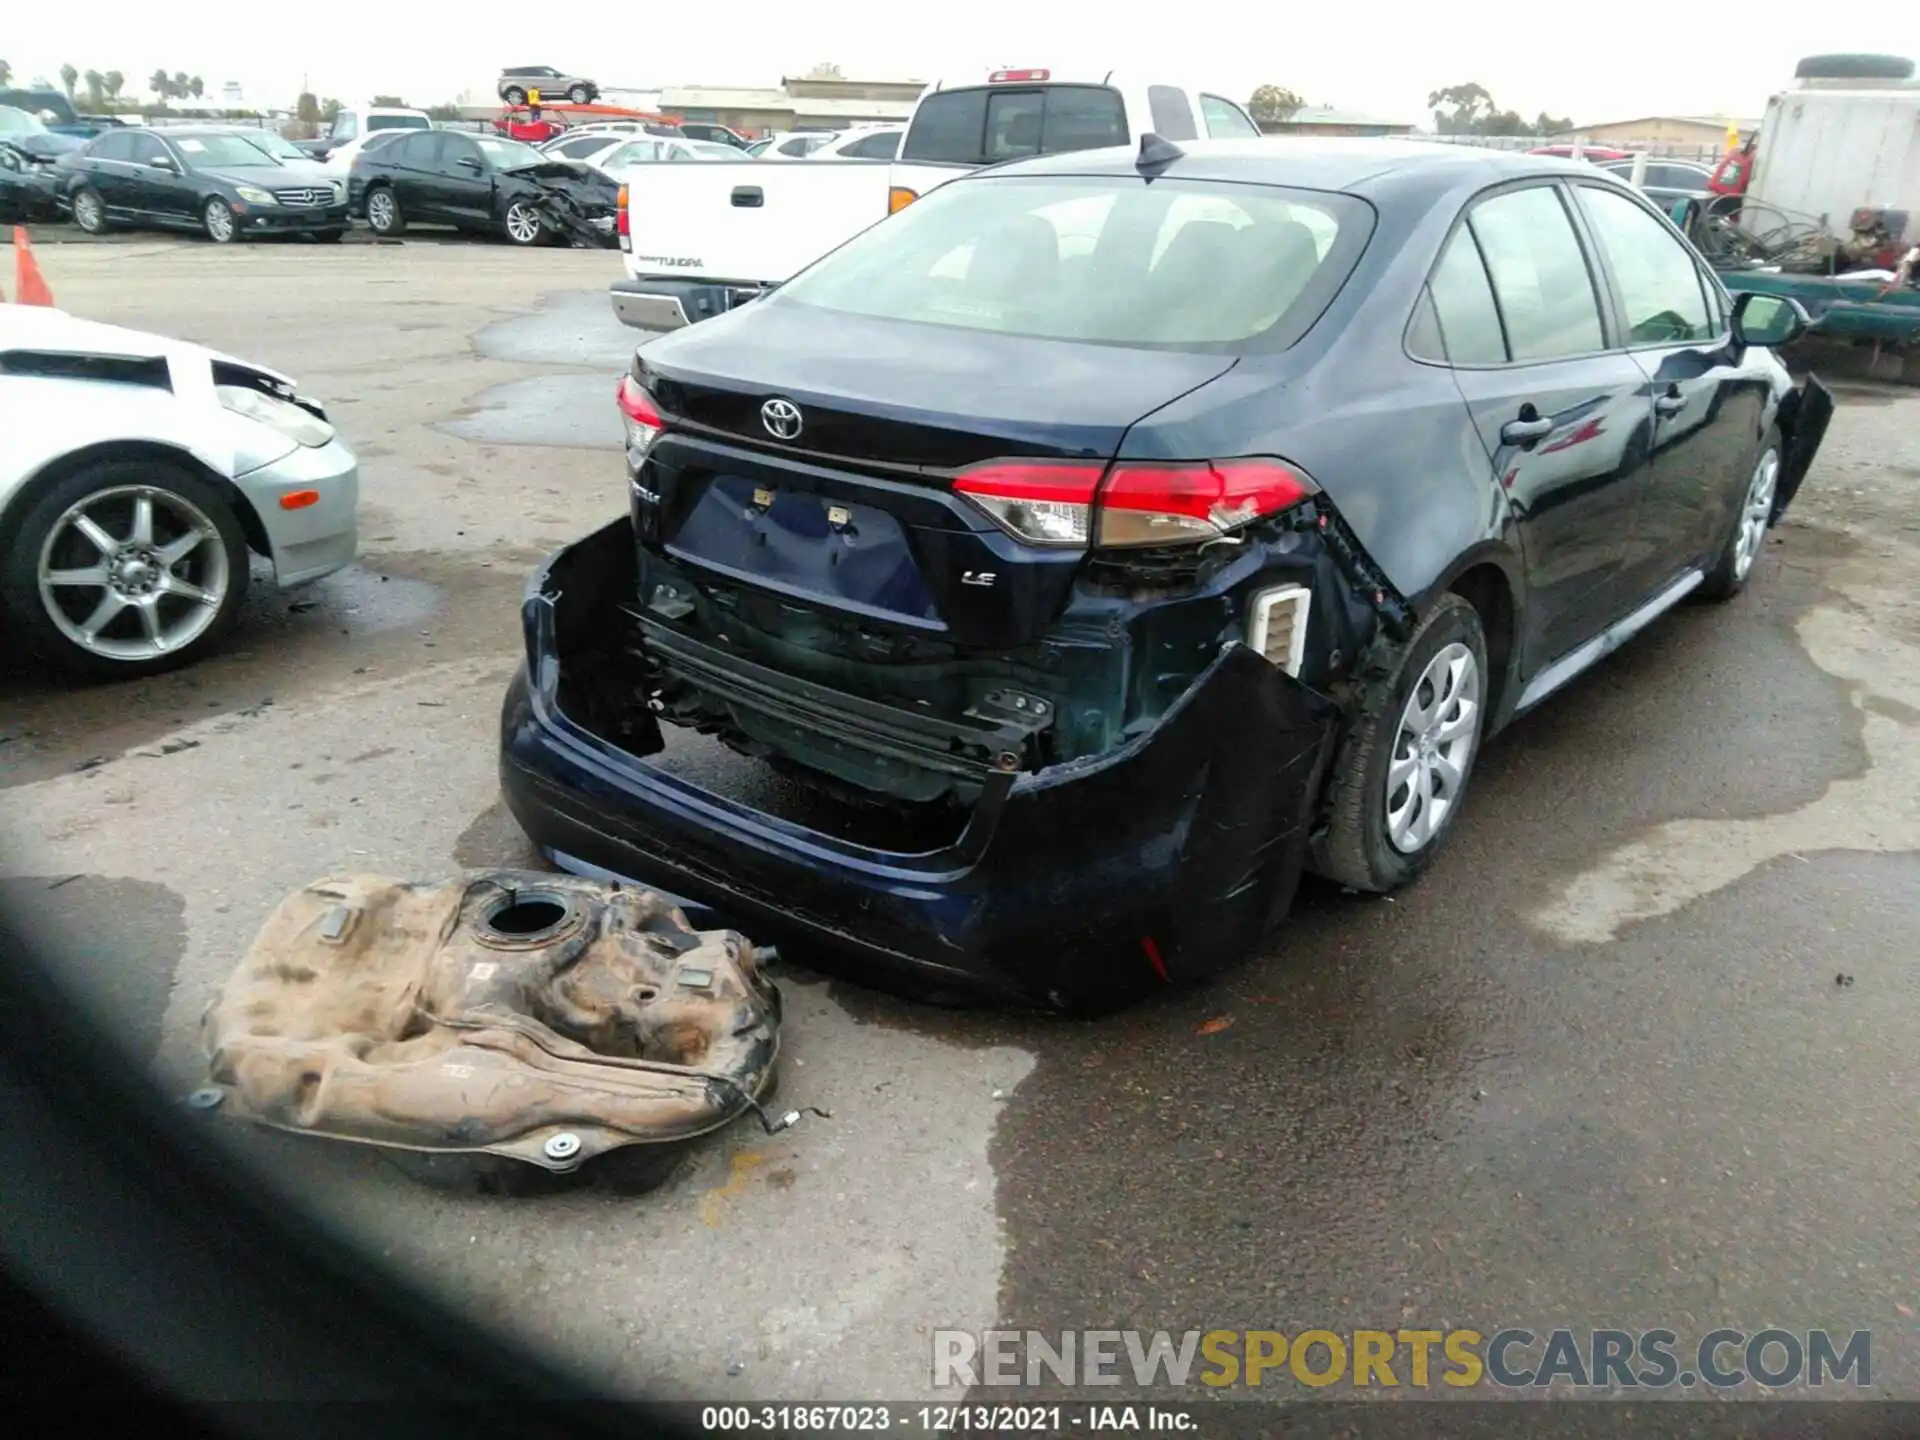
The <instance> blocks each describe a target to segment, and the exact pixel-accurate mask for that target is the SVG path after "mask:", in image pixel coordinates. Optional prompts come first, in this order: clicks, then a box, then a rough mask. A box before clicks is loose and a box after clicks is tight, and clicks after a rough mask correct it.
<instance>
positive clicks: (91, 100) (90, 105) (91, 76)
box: [86, 70, 107, 114]
mask: <svg viewBox="0 0 1920 1440" xmlns="http://www.w3.org/2000/svg"><path fill="white" fill-rule="evenodd" d="M86 82H87V109H89V110H91V111H93V112H94V113H95V114H98V113H99V112H100V111H102V110H104V109H106V108H107V77H106V76H104V75H102V74H101V73H100V72H99V71H98V70H89V71H87V74H86Z"/></svg>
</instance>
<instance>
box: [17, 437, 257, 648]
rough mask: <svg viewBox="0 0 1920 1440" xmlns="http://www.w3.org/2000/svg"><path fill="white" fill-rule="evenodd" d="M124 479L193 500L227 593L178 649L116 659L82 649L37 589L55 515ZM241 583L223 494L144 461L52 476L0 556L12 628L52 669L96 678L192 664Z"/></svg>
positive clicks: (228, 624)
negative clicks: (213, 541) (211, 535)
mask: <svg viewBox="0 0 1920 1440" xmlns="http://www.w3.org/2000/svg"><path fill="white" fill-rule="evenodd" d="M126 485H138V486H143V487H145V488H147V489H151V490H156V491H164V492H168V493H170V494H173V495H176V496H178V497H179V498H180V499H182V500H184V501H186V502H187V503H189V504H190V505H192V506H193V507H194V508H195V509H197V510H199V511H200V513H201V514H202V515H204V516H205V517H206V518H207V519H208V521H210V522H211V523H212V525H213V526H214V528H215V530H216V531H217V532H218V534H219V538H220V545H221V548H222V549H223V550H224V551H225V552H226V562H227V565H226V568H227V591H226V594H225V595H224V596H223V597H222V598H221V601H220V604H219V607H218V610H217V612H216V613H215V615H214V618H213V620H212V622H211V623H210V624H209V625H208V626H207V627H206V628H205V629H204V630H203V631H202V632H201V633H200V634H199V635H198V636H196V637H195V638H194V639H192V640H191V641H189V642H187V643H186V644H183V645H182V646H181V647H180V648H179V649H177V650H174V651H172V652H170V653H168V654H165V655H160V656H155V657H149V658H145V659H114V658H111V657H107V656H102V655H100V654H97V653H95V652H94V651H91V650H88V649H86V648H85V647H83V646H82V645H81V644H80V643H79V642H78V641H76V640H74V639H72V638H70V637H69V636H68V635H67V634H66V633H65V632H63V631H62V630H61V628H60V627H59V625H58V624H56V623H55V621H54V619H53V617H52V616H51V615H49V614H48V613H47V609H46V603H45V602H44V601H43V600H42V598H41V594H40V583H39V566H40V549H41V546H42V545H44V544H45V543H46V539H47V535H48V533H49V532H50V531H51V530H52V529H53V527H54V525H55V524H56V523H57V522H58V521H59V519H60V517H61V516H62V515H63V514H65V513H66V511H67V510H68V508H69V507H70V506H72V505H74V504H76V503H78V502H79V501H81V500H83V499H85V498H86V497H87V496H88V495H91V494H97V493H100V492H102V491H106V490H111V489H114V488H116V487H119V486H126ZM247 582H248V557H247V540H246V535H245V533H244V532H243V531H242V530H241V528H240V520H239V517H238V516H236V515H235V514H234V513H233V509H232V507H231V506H230V505H229V504H228V502H227V499H226V497H225V496H223V495H222V494H221V493H220V492H219V491H218V490H216V489H215V488H214V487H213V485H211V484H210V483H209V482H207V481H206V480H204V479H202V478H201V477H200V476H198V475H194V474H190V473H189V472H188V471H186V470H185V469H182V468H180V467H178V466H175V465H168V464H165V463H164V462H162V463H156V462H153V461H149V460H104V461H99V462H96V463H94V464H91V465H87V466H85V467H83V468H81V469H79V470H76V471H74V472H73V473H72V474H69V475H66V476H64V477H62V478H61V479H59V480H56V481H55V482H54V483H53V484H51V485H49V486H47V487H46V488H45V490H43V491H42V492H41V493H40V494H39V495H38V496H37V497H35V498H34V500H33V501H32V502H31V503H30V504H29V505H28V506H27V507H26V509H25V511H24V513H22V514H21V516H20V523H19V525H18V526H17V527H16V528H15V529H14V532H13V540H12V543H11V544H10V545H8V547H7V550H6V553H5V554H3V555H0V609H4V610H5V612H6V613H7V615H8V616H9V617H10V618H11V621H12V623H13V624H14V625H15V626H17V627H18V631H19V634H20V635H21V637H22V639H23V640H24V641H25V643H26V646H27V648H28V649H29V650H31V651H33V652H34V653H35V654H37V655H38V656H39V657H40V658H41V659H42V660H44V661H45V662H46V663H47V664H49V665H51V666H54V667H56V668H57V669H60V670H63V671H65V672H66V673H68V674H70V675H76V676H80V677H82V678H85V679H94V680H124V679H134V678H137V677H139V676H143V675H158V674H160V673H162V672H164V671H167V670H175V669H178V668H179V667H181V666H183V665H190V664H192V663H193V662H194V661H195V660H198V659H199V658H200V657H201V656H202V655H204V654H206V653H207V652H208V651H209V650H210V649H212V648H213V647H214V646H215V645H217V644H218V643H219V641H220V638H221V637H222V636H223V635H224V634H225V633H226V632H227V631H228V630H229V629H231V628H232V626H233V622H234V619H235V617H236V616H238V614H239V613H240V607H241V605H242V604H243V603H244V602H245V600H246V594H247ZM108 633H109V634H110V633H112V632H111V630H109V631H108Z"/></svg>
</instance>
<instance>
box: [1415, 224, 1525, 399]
mask: <svg viewBox="0 0 1920 1440" xmlns="http://www.w3.org/2000/svg"><path fill="white" fill-rule="evenodd" d="M1427 292H1428V296H1429V298H1430V300H1431V303H1432V307H1433V319H1434V320H1435V322H1436V323H1437V325H1438V327H1439V335H1438V336H1437V338H1438V340H1439V342H1440V345H1441V346H1442V349H1441V350H1440V352H1439V353H1433V352H1432V351H1431V350H1429V349H1427V348H1426V346H1425V345H1423V344H1422V343H1421V339H1420V337H1419V336H1417V335H1416V336H1410V337H1409V344H1410V346H1412V347H1413V352H1414V354H1415V355H1417V356H1419V357H1420V358H1421V359H1423V360H1446V361H1449V362H1451V363H1452V364H1455V365H1504V364H1505V363H1506V360H1507V342H1506V339H1505V337H1504V336H1503V335H1502V334H1501V332H1500V312H1499V310H1498V309H1497V308H1496V307H1495V305H1494V303H1493V287H1492V285H1491V284H1490V283H1489V282H1488V280H1487V267H1486V266H1485V265H1484V264H1483V263H1482V262H1481V259H1480V247H1479V246H1478V245H1476V244H1475V243H1474V240H1473V232H1472V231H1471V230H1469V229H1468V228H1467V227H1466V226H1465V225H1462V226H1461V227H1460V228H1459V229H1457V230H1455V231H1454V232H1453V239H1451V240H1449V241H1448V242H1447V248H1446V251H1445V252H1444V253H1443V254H1442V255H1441V256H1440V263H1439V264H1438V265H1436V266H1434V267H1433V278H1432V279H1430V280H1429V281H1428V282H1427ZM1427 343H1429V344H1430V343H1431V342H1427Z"/></svg>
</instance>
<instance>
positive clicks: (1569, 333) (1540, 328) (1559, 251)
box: [1442, 185, 1606, 361]
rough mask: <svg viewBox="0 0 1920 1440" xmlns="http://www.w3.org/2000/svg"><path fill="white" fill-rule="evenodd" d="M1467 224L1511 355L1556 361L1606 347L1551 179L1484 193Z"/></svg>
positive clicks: (1583, 261) (1589, 279) (1588, 276)
mask: <svg viewBox="0 0 1920 1440" xmlns="http://www.w3.org/2000/svg"><path fill="white" fill-rule="evenodd" d="M1469 224H1470V225H1471V226H1472V228H1473V235H1474V238H1475V239H1476V240H1478V241H1479V242H1480V252H1481V254H1482V255H1484V256H1485V257H1486V262H1487V273H1488V274H1489V275H1490V276H1491V277H1492V279H1493V294H1494V298H1495V299H1496V300H1498V301H1499V304H1500V318H1501V320H1502V321H1504V322H1505V328H1506V334H1507V350H1508V353H1509V355H1510V356H1511V357H1512V358H1513V359H1514V360H1516V361H1520V360H1559V359H1564V358H1567V357H1569V356H1574V355H1591V354H1593V353H1594V352H1595V351H1597V350H1602V349H1605V348H1606V339H1605V331H1604V329H1603V328H1602V326H1601V323H1600V301H1599V299H1598V297H1597V296H1596V295H1595V293H1594V288H1593V275H1592V273H1591V272H1590V271H1589V270H1588V269H1587V258H1586V252H1585V251H1583V250H1582V249H1581V248H1580V240H1579V237H1578V236H1577V235H1576V234H1575V233H1574V229H1573V222H1572V220H1571V219H1569V218H1568V216H1567V212H1566V208H1565V206H1564V205H1562V204H1561V201H1560V196H1559V194H1558V192H1556V191H1555V190H1554V188H1553V187H1552V186H1550V185H1530V186H1528V187H1527V188H1525V189H1523V190H1509V191H1506V192H1505V193H1504V194H1500V195H1495V196H1493V197H1492V198H1491V199H1487V200H1482V201H1481V202H1480V203H1479V204H1477V205H1475V206H1474V207H1473V209H1472V211H1470V212H1469ZM1442 323H1443V324H1444V323H1445V319H1444V316H1443V317H1442Z"/></svg>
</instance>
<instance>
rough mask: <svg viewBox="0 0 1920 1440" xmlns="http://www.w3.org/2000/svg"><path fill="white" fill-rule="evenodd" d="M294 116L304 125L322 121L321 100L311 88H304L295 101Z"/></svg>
mask: <svg viewBox="0 0 1920 1440" xmlns="http://www.w3.org/2000/svg"><path fill="white" fill-rule="evenodd" d="M293 118H294V119H296V120H298V121H300V122H301V123H302V124H303V125H317V124H319V123H320V101H319V100H318V99H317V98H316V97H315V95H314V93H313V92H312V91H311V90H302V91H301V92H300V98H299V99H298V100H296V101H294V102H293Z"/></svg>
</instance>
